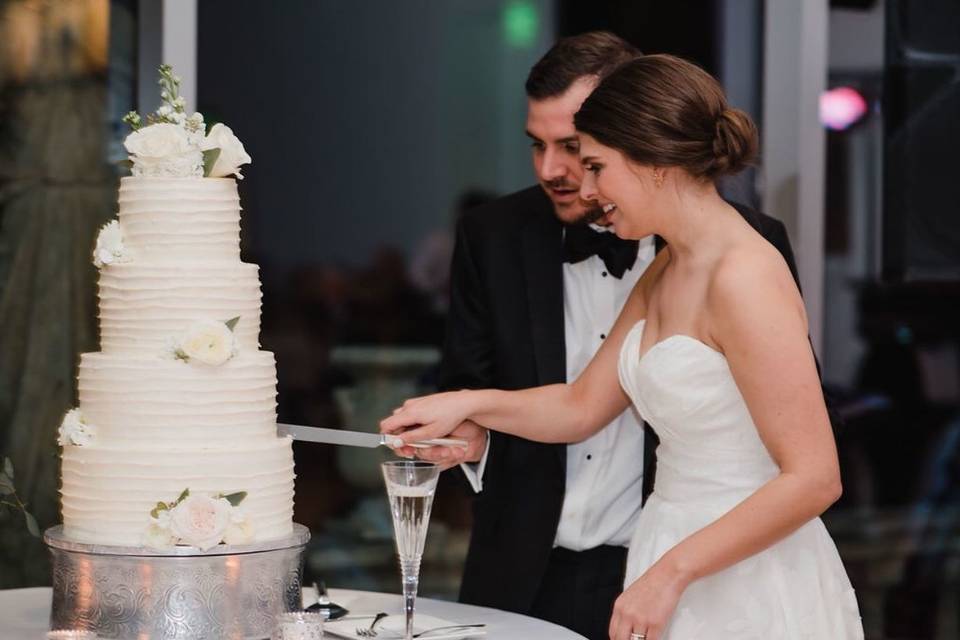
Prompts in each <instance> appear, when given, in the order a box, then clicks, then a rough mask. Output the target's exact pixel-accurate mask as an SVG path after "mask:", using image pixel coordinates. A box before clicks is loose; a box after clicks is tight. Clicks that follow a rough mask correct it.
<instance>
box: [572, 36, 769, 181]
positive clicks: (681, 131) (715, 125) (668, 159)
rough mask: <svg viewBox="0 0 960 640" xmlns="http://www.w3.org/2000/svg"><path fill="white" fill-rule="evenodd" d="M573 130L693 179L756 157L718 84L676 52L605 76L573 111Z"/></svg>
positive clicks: (753, 142)
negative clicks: (674, 168) (577, 108)
mask: <svg viewBox="0 0 960 640" xmlns="http://www.w3.org/2000/svg"><path fill="white" fill-rule="evenodd" d="M574 124H575V125H576V127H577V130H578V131H581V132H582V133H586V134H588V135H590V136H592V137H593V138H594V139H596V140H597V142H599V143H600V144H602V145H604V146H608V147H611V148H614V149H617V150H619V151H621V152H622V153H623V154H624V155H626V156H627V157H628V158H630V159H631V160H633V161H634V162H636V163H639V164H645V165H653V166H661V167H671V166H673V167H682V168H683V169H685V170H686V171H687V172H688V173H689V174H690V175H692V176H694V177H695V178H700V179H705V180H715V179H716V178H718V177H720V176H723V175H729V174H733V173H737V172H738V171H740V170H741V169H743V168H744V167H746V166H747V165H748V164H750V163H751V162H752V161H753V159H754V158H755V157H756V154H757V145H758V143H757V128H756V125H754V124H753V121H752V120H751V119H750V116H748V115H747V114H746V113H745V112H743V111H741V110H740V109H733V108H731V107H730V106H729V105H728V104H727V98H726V96H725V95H724V93H723V89H722V88H721V87H720V84H719V83H718V82H717V81H716V79H714V78H713V76H711V75H710V74H709V73H707V72H706V71H704V70H703V69H701V68H700V67H698V66H697V65H695V64H693V63H691V62H687V61H686V60H682V59H680V58H677V57H675V56H670V55H664V54H657V55H648V56H642V57H639V58H636V59H635V60H632V61H630V62H627V63H625V64H623V65H622V66H620V67H618V68H617V70H616V71H614V72H613V73H611V74H610V75H609V76H607V77H606V78H605V79H604V80H603V81H602V82H601V83H600V84H599V86H597V88H596V89H595V90H594V91H593V93H591V94H590V96H589V97H588V98H587V99H586V100H585V101H584V103H583V105H582V106H581V107H580V110H579V111H578V112H577V114H576V115H575V116H574Z"/></svg>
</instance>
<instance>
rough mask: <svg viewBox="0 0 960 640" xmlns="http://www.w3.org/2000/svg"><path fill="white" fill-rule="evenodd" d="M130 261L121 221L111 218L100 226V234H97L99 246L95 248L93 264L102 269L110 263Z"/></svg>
mask: <svg viewBox="0 0 960 640" xmlns="http://www.w3.org/2000/svg"><path fill="white" fill-rule="evenodd" d="M129 261H130V255H129V253H128V252H127V249H126V247H125V246H124V244H123V235H122V234H121V232H120V223H119V222H117V221H116V220H111V221H110V222H108V223H107V224H105V225H103V226H102V227H101V228H100V234H99V235H98V236H97V246H96V247H94V249H93V264H94V265H96V267H97V268H98V269H102V268H103V267H104V266H105V265H108V264H115V263H119V262H129Z"/></svg>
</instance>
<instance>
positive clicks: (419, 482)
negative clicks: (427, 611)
mask: <svg viewBox="0 0 960 640" xmlns="http://www.w3.org/2000/svg"><path fill="white" fill-rule="evenodd" d="M382 468H383V479H384V482H386V485H387V495H388V496H389V498H390V513H391V515H392V516H393V532H394V537H395V538H396V542H397V555H398V556H399V558H400V574H401V576H402V577H403V609H404V613H405V614H406V617H407V620H406V622H407V624H406V635H405V636H404V638H405V639H406V640H410V639H411V638H412V637H413V610H414V604H415V602H416V599H417V586H418V585H419V582H420V559H421V558H422V557H423V546H424V543H425V542H426V539H427V526H428V525H429V524H430V509H431V507H432V506H433V494H434V492H435V491H436V489H437V479H438V478H439V477H440V467H439V466H437V465H435V464H433V463H430V462H422V461H420V460H397V461H391V462H384V463H383V465H382Z"/></svg>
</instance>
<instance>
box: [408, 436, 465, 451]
mask: <svg viewBox="0 0 960 640" xmlns="http://www.w3.org/2000/svg"><path fill="white" fill-rule="evenodd" d="M468 444H469V443H468V442H467V441H466V440H460V439H459V438H433V439H432V440H419V441H417V442H411V443H410V446H411V447H413V448H415V449H427V448H429V447H463V448H464V449H466V448H467V445H468Z"/></svg>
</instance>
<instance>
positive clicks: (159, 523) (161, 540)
mask: <svg viewBox="0 0 960 640" xmlns="http://www.w3.org/2000/svg"><path fill="white" fill-rule="evenodd" d="M176 543H177V539H176V538H175V537H174V535H173V532H172V531H171V530H170V512H169V511H161V512H160V513H158V514H157V517H156V518H150V525H149V526H148V527H147V532H146V533H145V534H144V536H143V544H144V546H147V547H150V548H152V549H158V550H161V551H162V550H164V549H169V548H170V547H172V546H173V545H175V544H176Z"/></svg>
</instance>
